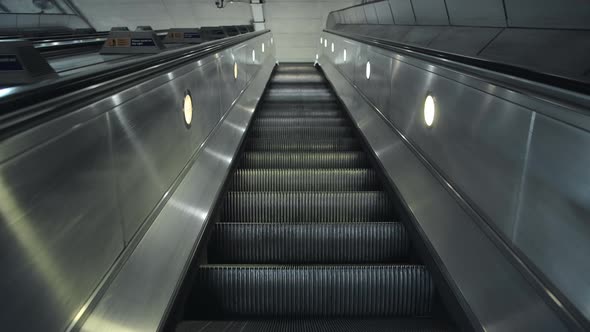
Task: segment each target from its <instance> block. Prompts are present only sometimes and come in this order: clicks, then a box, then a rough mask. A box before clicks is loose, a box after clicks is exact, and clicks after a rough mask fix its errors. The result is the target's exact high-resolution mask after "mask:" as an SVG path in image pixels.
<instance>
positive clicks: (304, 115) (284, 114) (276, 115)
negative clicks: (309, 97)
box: [256, 109, 346, 119]
mask: <svg viewBox="0 0 590 332" xmlns="http://www.w3.org/2000/svg"><path fill="white" fill-rule="evenodd" d="M256 116H257V119H265V118H272V119H280V118H301V119H308V118H335V119H346V117H345V114H344V112H342V111H340V110H318V111H314V110H294V111H273V110H264V109H261V110H259V111H258V112H257V113H256Z"/></svg>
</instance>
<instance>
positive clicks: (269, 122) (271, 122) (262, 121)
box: [253, 117, 350, 127]
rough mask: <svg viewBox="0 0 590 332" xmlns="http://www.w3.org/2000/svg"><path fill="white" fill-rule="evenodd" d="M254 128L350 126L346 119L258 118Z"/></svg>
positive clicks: (254, 122) (255, 120)
mask: <svg viewBox="0 0 590 332" xmlns="http://www.w3.org/2000/svg"><path fill="white" fill-rule="evenodd" d="M253 126H254V127H340V126H350V122H349V121H348V119H346V118H320V117H316V118H301V117H299V118H286V117H284V118H280V117H279V118H270V117H268V118H256V119H254V121H253Z"/></svg>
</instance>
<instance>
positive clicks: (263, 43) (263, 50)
mask: <svg viewBox="0 0 590 332" xmlns="http://www.w3.org/2000/svg"><path fill="white" fill-rule="evenodd" d="M262 53H264V43H262Z"/></svg>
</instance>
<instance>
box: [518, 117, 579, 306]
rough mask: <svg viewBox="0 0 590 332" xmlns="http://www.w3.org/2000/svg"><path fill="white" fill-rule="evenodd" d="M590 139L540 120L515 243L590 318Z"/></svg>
mask: <svg viewBox="0 0 590 332" xmlns="http://www.w3.org/2000/svg"><path fill="white" fill-rule="evenodd" d="M588 147H590V135H589V134H588V132H586V131H584V130H581V129H578V128H574V127H572V126H570V125H567V124H564V123H561V122H559V121H556V120H555V119H552V118H549V117H547V116H543V115H540V114H537V115H536V118H535V122H534V127H533V131H532V132H531V143H530V147H529V154H528V157H527V169H526V172H525V177H524V178H523V190H522V199H521V205H520V207H519V211H518V212H519V213H518V219H517V221H516V224H515V227H514V242H515V243H516V245H517V246H518V247H519V248H520V249H521V250H522V251H523V252H524V253H526V254H527V255H528V256H529V259H530V260H531V261H533V262H534V263H535V264H536V265H537V266H538V267H539V269H541V270H542V271H543V273H545V275H546V276H547V278H549V280H551V281H553V282H554V283H555V284H556V285H557V286H558V287H559V288H560V289H561V291H562V292H563V293H564V294H565V295H566V296H567V297H568V298H569V299H570V300H571V301H572V302H573V303H574V305H576V306H577V307H578V308H580V310H581V311H582V313H583V314H584V315H586V317H590V302H589V301H588V299H590V264H589V263H588V257H589V253H590V241H589V240H588V237H589V234H590V219H589V218H588V216H589V215H590V190H589V188H590V177H589V176H588V171H589V170H590V154H588Z"/></svg>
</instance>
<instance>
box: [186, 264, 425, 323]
mask: <svg viewBox="0 0 590 332" xmlns="http://www.w3.org/2000/svg"><path fill="white" fill-rule="evenodd" d="M196 281H197V282H196V284H195V286H196V288H197V289H196V293H197V294H199V299H198V302H199V303H198V304H197V306H198V307H199V310H200V311H201V312H202V313H203V314H206V315H207V316H205V317H217V316H219V315H221V316H222V317H228V318H231V317H236V318H238V317H273V318H275V319H276V318H277V317H282V318H298V317H299V318H303V317H349V318H352V317H384V316H394V315H395V316H428V315H430V314H431V307H432V302H433V297H434V284H433V282H432V279H431V277H430V274H429V273H428V270H427V269H426V268H425V267H424V266H418V265H375V266H373V265H326V266H321V265H310V266H308V265H305V266H301V265H299V266H294V265H288V266H281V265H257V266H256V265H255V266H252V265H203V266H201V267H199V269H198V271H197V278H196Z"/></svg>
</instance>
